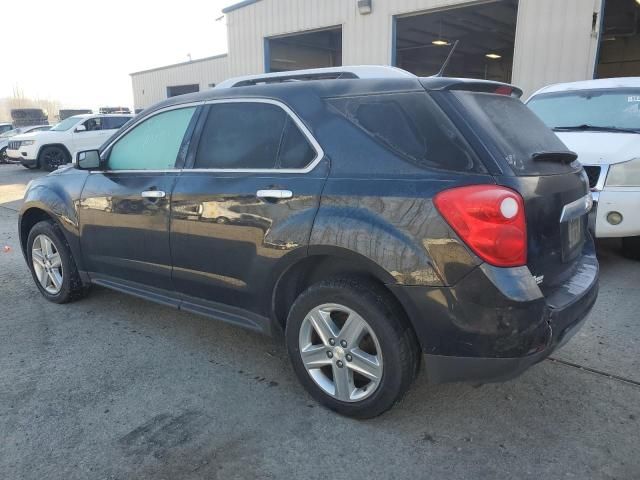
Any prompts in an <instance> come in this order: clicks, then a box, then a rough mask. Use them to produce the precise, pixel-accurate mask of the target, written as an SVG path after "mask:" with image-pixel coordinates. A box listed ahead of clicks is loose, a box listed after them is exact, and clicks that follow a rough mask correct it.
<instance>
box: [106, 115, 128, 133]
mask: <svg viewBox="0 0 640 480" xmlns="http://www.w3.org/2000/svg"><path fill="white" fill-rule="evenodd" d="M129 120H131V119H130V118H129V117H104V119H103V122H102V125H103V126H102V129H103V130H117V129H118V128H120V127H121V126H123V125H124V124H125V123H127V122H128V121H129Z"/></svg>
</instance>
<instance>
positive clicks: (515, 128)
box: [453, 91, 580, 176]
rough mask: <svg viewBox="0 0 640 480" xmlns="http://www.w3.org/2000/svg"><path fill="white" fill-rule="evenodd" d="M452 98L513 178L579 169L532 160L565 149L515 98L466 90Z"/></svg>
mask: <svg viewBox="0 0 640 480" xmlns="http://www.w3.org/2000/svg"><path fill="white" fill-rule="evenodd" d="M453 95H455V96H456V97H457V98H458V100H460V102H461V103H462V105H463V107H464V109H465V111H466V113H468V114H469V116H470V120H471V121H472V122H473V123H474V124H475V125H474V126H475V128H476V129H477V130H479V131H481V132H484V133H485V134H486V136H487V137H488V138H489V139H490V140H491V143H492V144H493V145H494V146H495V147H496V148H497V150H498V152H499V154H500V156H501V157H502V158H503V159H504V160H505V161H506V162H507V163H508V164H509V166H511V168H512V170H513V172H514V173H515V174H516V175H519V176H527V175H556V174H561V173H567V172H571V171H574V170H576V169H578V168H580V167H579V164H578V163H577V162H574V163H572V164H566V163H562V162H561V161H553V160H545V161H541V160H534V159H533V155H534V154H536V153H545V152H568V151H569V150H568V149H567V147H566V146H565V144H564V143H562V142H561V141H560V139H559V138H558V137H557V136H556V135H555V134H554V133H553V132H552V131H551V130H550V129H549V128H548V127H547V126H546V125H545V124H544V123H543V122H542V120H540V119H539V118H538V117H537V116H536V115H535V114H534V113H533V112H532V111H531V110H529V109H528V108H527V107H526V106H525V104H524V103H522V102H521V101H520V100H519V99H517V98H514V97H510V96H506V95H495V94H491V93H478V92H467V91H456V92H454V93H453Z"/></svg>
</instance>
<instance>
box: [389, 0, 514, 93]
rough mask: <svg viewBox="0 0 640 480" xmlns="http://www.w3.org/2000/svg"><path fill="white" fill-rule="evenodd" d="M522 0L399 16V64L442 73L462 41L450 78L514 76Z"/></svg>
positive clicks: (501, 78)
mask: <svg viewBox="0 0 640 480" xmlns="http://www.w3.org/2000/svg"><path fill="white" fill-rule="evenodd" d="M517 16H518V0H497V1H495V2H489V3H482V4H479V5H470V6H465V7H457V8H451V9H447V10H440V11H436V12H430V13H425V14H420V15H411V16H407V17H397V18H396V39H395V40H396V44H395V64H396V65H397V66H398V67H400V68H403V69H405V70H408V71H410V72H412V73H415V74H416V75H420V76H429V75H434V74H436V73H438V71H439V70H440V68H441V67H442V64H443V63H444V61H445V59H446V57H447V55H448V53H449V51H450V49H451V47H452V45H453V43H454V42H455V41H456V40H459V43H458V47H457V49H456V51H455V53H454V54H453V56H452V58H451V61H450V63H449V65H448V67H447V70H446V72H445V76H448V77H466V78H481V79H487V80H497V81H501V82H510V81H511V71H512V66H513V46H514V42H515V36H516V20H517Z"/></svg>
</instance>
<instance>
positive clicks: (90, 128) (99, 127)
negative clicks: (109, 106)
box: [71, 117, 113, 158]
mask: <svg viewBox="0 0 640 480" xmlns="http://www.w3.org/2000/svg"><path fill="white" fill-rule="evenodd" d="M103 120H104V119H103V118H102V117H91V118H88V119H87V120H85V121H84V122H82V123H81V124H80V125H82V126H83V127H84V128H85V129H84V130H78V127H76V128H75V129H74V131H73V133H72V144H73V150H74V151H73V152H71V153H72V154H73V155H74V158H75V153H76V152H81V151H83V150H91V149H94V148H100V147H101V146H102V144H103V143H104V142H106V141H107V139H108V138H109V136H110V135H111V134H113V131H110V130H105V129H104V128H103V127H104V125H103V123H104V122H103ZM80 125H78V126H80Z"/></svg>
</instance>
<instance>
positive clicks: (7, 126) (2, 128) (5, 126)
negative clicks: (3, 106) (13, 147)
mask: <svg viewBox="0 0 640 480" xmlns="http://www.w3.org/2000/svg"><path fill="white" fill-rule="evenodd" d="M9 130H13V124H12V123H0V134H2V133H5V132H8V131H9Z"/></svg>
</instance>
